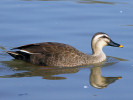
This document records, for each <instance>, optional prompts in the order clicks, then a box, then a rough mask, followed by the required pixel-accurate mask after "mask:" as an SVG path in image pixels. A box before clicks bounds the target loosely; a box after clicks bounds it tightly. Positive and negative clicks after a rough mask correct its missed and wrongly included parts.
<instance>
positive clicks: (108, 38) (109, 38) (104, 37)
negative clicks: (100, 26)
mask: <svg viewBox="0 0 133 100" xmlns="http://www.w3.org/2000/svg"><path fill="white" fill-rule="evenodd" d="M101 38H107V39H110V38H109V37H106V36H102V37H101Z"/></svg>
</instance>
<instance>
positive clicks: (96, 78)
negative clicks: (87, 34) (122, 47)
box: [0, 57, 123, 88]
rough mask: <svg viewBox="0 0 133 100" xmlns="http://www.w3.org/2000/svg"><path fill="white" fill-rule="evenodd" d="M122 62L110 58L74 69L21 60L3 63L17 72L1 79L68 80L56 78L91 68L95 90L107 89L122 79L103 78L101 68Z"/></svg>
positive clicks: (91, 80) (92, 84)
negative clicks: (38, 77) (34, 63)
mask: <svg viewBox="0 0 133 100" xmlns="http://www.w3.org/2000/svg"><path fill="white" fill-rule="evenodd" d="M120 60H123V59H118V58H115V59H114V58H112V57H108V59H107V61H106V62H103V63H100V64H95V65H91V66H84V67H73V68H57V67H56V68H55V67H41V66H35V65H32V64H29V63H25V62H23V61H20V60H13V61H2V62H1V64H3V65H4V66H7V67H9V68H10V69H11V70H12V71H15V72H14V74H12V75H4V76H0V77H1V78H13V77H33V76H41V77H43V79H49V80H61V79H66V77H60V76H61V75H60V76H55V75H59V74H70V73H77V72H78V71H79V70H81V69H83V68H91V74H90V84H91V86H93V87H95V88H105V87H107V86H108V85H109V84H111V83H113V82H115V80H117V79H120V78H121V77H103V76H101V67H105V66H109V65H112V64H115V63H118V62H119V61H120ZM19 71H21V73H18V72H19ZM16 72H17V73H16Z"/></svg>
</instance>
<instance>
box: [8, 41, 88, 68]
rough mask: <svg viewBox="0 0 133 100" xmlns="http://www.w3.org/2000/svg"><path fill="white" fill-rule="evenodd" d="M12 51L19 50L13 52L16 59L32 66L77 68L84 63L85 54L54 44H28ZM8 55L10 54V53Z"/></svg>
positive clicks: (61, 44) (68, 46) (70, 47)
mask: <svg viewBox="0 0 133 100" xmlns="http://www.w3.org/2000/svg"><path fill="white" fill-rule="evenodd" d="M14 49H20V50H19V51H16V52H15V53H16V54H17V55H15V58H16V59H17V58H19V59H21V60H25V61H28V62H31V63H33V64H38V65H44V66H45V65H46V66H63V67H70V66H79V65H83V64H84V63H85V61H84V57H86V54H84V53H82V52H80V51H79V50H77V49H75V48H74V47H72V46H70V45H67V44H63V43H56V42H44V43H36V44H29V45H24V46H20V47H16V48H14ZM8 53H9V54H10V53H11V52H8ZM10 55H11V54H10ZM12 56H13V55H12ZM17 56H22V57H17Z"/></svg>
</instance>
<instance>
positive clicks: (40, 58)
mask: <svg viewBox="0 0 133 100" xmlns="http://www.w3.org/2000/svg"><path fill="white" fill-rule="evenodd" d="M106 45H108V46H114V47H120V48H122V47H123V46H122V45H120V44H117V43H115V42H113V41H112V40H111V39H110V37H109V36H108V35H107V34H106V33H103V32H98V33H96V34H95V35H94V36H93V38H92V40H91V48H92V55H88V54H85V53H83V52H81V51H79V50H77V49H76V48H74V47H72V46H70V45H67V44H63V43H57V42H43V43H35V44H28V45H23V46H20V47H16V48H13V49H11V50H15V49H17V50H15V51H7V53H8V54H9V55H11V56H12V57H14V58H15V59H19V60H24V61H26V62H30V63H32V64H36V65H41V66H58V67H73V66H82V65H89V64H94V63H99V62H102V61H104V60H106V55H105V53H104V52H103V50H102V48H103V47H104V46H106Z"/></svg>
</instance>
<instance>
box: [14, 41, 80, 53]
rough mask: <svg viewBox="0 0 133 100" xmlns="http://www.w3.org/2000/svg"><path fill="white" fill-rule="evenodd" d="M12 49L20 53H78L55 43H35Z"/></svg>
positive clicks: (70, 47)
mask: <svg viewBox="0 0 133 100" xmlns="http://www.w3.org/2000/svg"><path fill="white" fill-rule="evenodd" d="M14 49H19V51H21V52H25V53H31V54H32V53H33V54H34V53H61V52H72V53H74V52H79V51H78V50H77V49H75V48H74V47H72V46H70V45H67V44H63V43H56V42H43V43H35V44H28V45H23V46H20V47H15V48H13V49H12V50H14Z"/></svg>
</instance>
